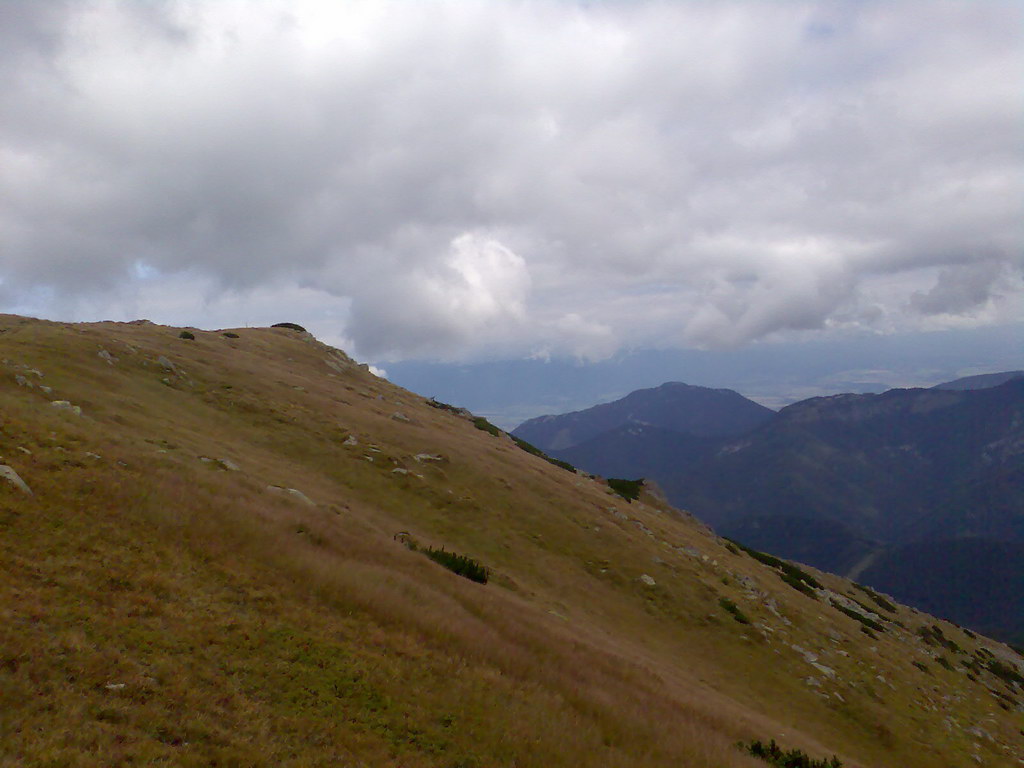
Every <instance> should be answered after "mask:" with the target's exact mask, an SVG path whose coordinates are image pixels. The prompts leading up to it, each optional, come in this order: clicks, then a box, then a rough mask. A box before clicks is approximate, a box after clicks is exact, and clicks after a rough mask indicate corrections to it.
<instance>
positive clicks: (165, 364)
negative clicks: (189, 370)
mask: <svg viewBox="0 0 1024 768" xmlns="http://www.w3.org/2000/svg"><path fill="white" fill-rule="evenodd" d="M156 362H157V364H158V365H159V366H160V367H161V368H163V369H164V370H167V371H170V372H171V373H177V372H178V366H176V365H175V364H174V363H172V362H171V361H170V360H168V359H167V358H166V357H164V356H163V355H160V357H158V358H157V359H156Z"/></svg>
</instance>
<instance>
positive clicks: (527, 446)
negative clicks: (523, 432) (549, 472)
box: [509, 435, 576, 472]
mask: <svg viewBox="0 0 1024 768" xmlns="http://www.w3.org/2000/svg"><path fill="white" fill-rule="evenodd" d="M509 437H511V438H512V441H513V442H514V443H515V444H516V445H518V446H519V447H520V448H522V449H523V450H524V451H526V452H527V453H529V454H532V455H534V456H537V457H539V458H542V459H544V461H546V462H548V463H549V464H554V465H555V466H556V467H561V468H562V469H564V470H566V471H567V472H575V471H576V467H574V466H573V465H572V464H570V463H569V462H568V461H562V460H561V459H556V458H554V457H553V456H548V455H547V454H546V453H544V451H542V450H541V449H540V448H538V447H537V446H535V445H532V444H531V443H528V442H526V441H525V440H523V439H522V438H520V437H516V436H515V435H509Z"/></svg>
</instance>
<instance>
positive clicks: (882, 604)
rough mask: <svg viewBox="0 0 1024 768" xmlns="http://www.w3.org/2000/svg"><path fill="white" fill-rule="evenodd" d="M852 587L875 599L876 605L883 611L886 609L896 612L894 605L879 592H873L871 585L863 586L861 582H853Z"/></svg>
mask: <svg viewBox="0 0 1024 768" xmlns="http://www.w3.org/2000/svg"><path fill="white" fill-rule="evenodd" d="M853 587H854V589H859V590H860V591H861V592H863V593H864V594H865V595H867V596H868V597H870V598H871V599H872V600H874V601H875V605H877V606H878V607H879V608H881V609H882V610H883V611H888V612H889V613H895V612H896V606H895V605H893V604H892V603H891V602H889V601H888V600H886V599H885V598H884V597H882V596H881V595H880V594H878V593H877V592H875V590H873V589H872V588H871V587H865V586H864V585H863V584H858V583H857V582H853Z"/></svg>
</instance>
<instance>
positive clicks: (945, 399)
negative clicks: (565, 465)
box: [514, 372, 1024, 639]
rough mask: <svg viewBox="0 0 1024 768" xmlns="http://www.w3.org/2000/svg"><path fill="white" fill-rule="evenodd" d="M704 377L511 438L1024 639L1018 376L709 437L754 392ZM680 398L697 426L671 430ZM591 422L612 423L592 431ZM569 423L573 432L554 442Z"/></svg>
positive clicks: (809, 404)
mask: <svg viewBox="0 0 1024 768" xmlns="http://www.w3.org/2000/svg"><path fill="white" fill-rule="evenodd" d="M701 389H702V388H695V387H685V386H684V385H678V384H671V385H665V386H663V387H659V388H657V389H653V390H643V391H639V392H635V393H633V394H632V395H630V396H629V397H628V398H624V399H623V400H622V401H619V402H618V403H611V404H606V405H601V406H596V407H595V408H592V409H588V410H586V411H582V412H577V413H574V414H567V415H566V416H558V417H545V418H543V419H534V420H531V421H529V422H526V423H524V424H523V425H522V426H521V427H520V428H518V429H517V430H515V431H514V434H517V435H523V436H524V437H525V436H526V435H530V437H528V438H527V439H529V440H531V442H534V443H535V444H537V445H539V446H540V447H541V448H545V449H548V448H550V449H551V452H552V453H553V454H554V455H556V456H557V457H558V458H560V459H563V460H565V461H569V462H571V463H573V464H575V465H577V466H579V467H581V468H583V469H586V470H587V471H591V472H595V473H597V474H601V475H605V476H626V477H649V478H652V479H653V480H655V481H656V482H657V483H658V484H659V485H660V486H661V487H662V488H663V489H664V490H665V492H666V493H667V495H668V497H669V499H670V500H671V501H672V502H673V503H674V504H676V505H677V506H679V507H681V508H684V509H687V510H689V511H692V512H693V513H694V514H696V515H697V516H698V517H700V518H701V519H703V520H704V521H705V522H707V523H709V524H710V525H712V526H713V527H714V528H715V529H716V530H717V531H719V532H720V533H722V534H724V535H726V536H730V537H735V538H737V539H738V540H741V541H744V542H745V543H748V544H750V545H751V546H754V547H757V548H759V549H764V550H766V551H769V552H772V553H774V554H777V555H780V556H782V557H787V558H792V559H795V560H799V561H802V562H805V563H809V564H812V565H815V566H817V567H820V568H824V569H828V570H832V571H835V572H839V573H845V574H848V575H850V576H851V577H854V578H859V579H862V580H863V581H864V582H866V583H868V584H871V585H872V586H875V587H877V588H879V589H883V590H886V591H889V592H891V593H892V594H894V595H896V596H897V597H899V598H900V599H903V600H906V601H907V602H909V603H911V604H915V605H920V606H922V607H926V608H928V609H929V610H934V611H936V612H939V613H942V614H943V615H946V616H949V617H950V618H952V619H954V620H956V621H960V622H963V623H965V624H969V625H972V626H975V627H977V628H981V629H983V630H985V631H988V632H991V633H995V634H998V635H1001V636H1004V637H1009V638H1016V639H1020V638H1021V637H1024V378H1022V374H1021V373H1020V372H1007V373H1002V374H991V375H986V376H974V377H968V378H965V379H959V380H957V381H953V382H949V383H946V384H941V385H939V386H937V387H934V388H932V389H897V390H890V391H888V392H885V393H882V394H877V395H851V394H845V395H835V396H831V397H818V398H811V399H809V400H804V401H801V402H799V403H795V404H793V405H791V406H788V407H786V408H783V409H782V410H781V411H779V412H778V413H777V414H771V413H769V414H760V418H759V419H755V423H753V424H752V426H751V427H750V429H749V430H748V431H747V432H745V433H743V434H742V435H737V434H736V428H737V421H736V419H735V418H730V419H728V420H724V421H723V422H722V425H721V429H720V431H719V435H715V434H714V431H715V429H714V426H713V422H714V419H715V416H716V415H717V414H718V413H720V412H721V411H719V410H718V408H717V406H719V405H720V406H721V407H722V408H723V409H725V410H728V408H729V407H735V408H736V411H737V412H738V413H742V414H756V413H758V412H757V411H756V409H755V408H751V406H753V405H754V404H753V403H751V402H750V401H745V400H744V399H743V398H742V397H741V396H739V395H738V394H736V393H734V392H728V391H727V390H725V391H723V390H706V389H705V390H703V391H701V392H699V393H698V392H697V390H701ZM627 401H628V402H629V404H630V407H628V408H626V407H625V404H626V403H627ZM712 404H714V405H712ZM659 408H660V409H662V412H663V413H664V417H663V418H660V419H659V417H658V409H659ZM690 408H694V409H701V410H702V416H703V418H702V420H701V422H700V423H701V425H702V426H701V431H700V433H697V432H696V431H689V430H687V429H686V428H685V427H683V428H680V427H679V426H678V425H680V424H686V423H688V422H687V417H686V416H685V415H684V414H683V412H685V411H687V410H688V409H690ZM612 413H616V414H619V415H621V416H622V417H623V418H622V419H621V421H620V422H619V423H618V424H614V425H609V419H608V416H609V414H612ZM637 414H640V416H639V417H637ZM689 418H690V419H691V422H692V421H694V420H695V417H692V416H691V417H689ZM590 424H595V425H596V424H600V425H602V426H608V429H607V430H606V431H605V432H603V433H601V434H598V435H593V434H592V432H593V430H591V429H588V425H590ZM570 428H571V429H570ZM573 434H575V435H580V436H582V437H583V438H584V439H580V440H578V441H577V442H575V443H574V444H571V445H565V440H566V438H567V437H568V436H570V435H573ZM552 438H557V439H559V440H560V441H561V443H560V444H559V445H558V446H557V447H555V445H554V444H553V440H552ZM954 564H955V567H954ZM936 569H938V570H939V571H941V573H943V574H945V575H944V576H943V577H942V578H937V577H936V576H935V574H936V572H937V571H936ZM947 577H948V578H947ZM937 584H939V585H941V586H937Z"/></svg>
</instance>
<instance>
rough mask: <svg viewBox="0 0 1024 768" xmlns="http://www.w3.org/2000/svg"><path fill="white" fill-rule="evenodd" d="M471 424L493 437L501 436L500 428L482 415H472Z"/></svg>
mask: <svg viewBox="0 0 1024 768" xmlns="http://www.w3.org/2000/svg"><path fill="white" fill-rule="evenodd" d="M473 426H474V427H476V428H477V429H482V430H483V431H484V432H487V433H489V434H492V435H494V436H495V437H501V430H500V429H498V428H497V427H496V426H494V425H493V424H491V422H489V421H488V420H487V419H485V418H484V417H483V416H474V417H473Z"/></svg>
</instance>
